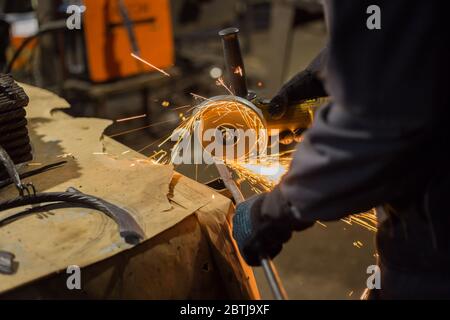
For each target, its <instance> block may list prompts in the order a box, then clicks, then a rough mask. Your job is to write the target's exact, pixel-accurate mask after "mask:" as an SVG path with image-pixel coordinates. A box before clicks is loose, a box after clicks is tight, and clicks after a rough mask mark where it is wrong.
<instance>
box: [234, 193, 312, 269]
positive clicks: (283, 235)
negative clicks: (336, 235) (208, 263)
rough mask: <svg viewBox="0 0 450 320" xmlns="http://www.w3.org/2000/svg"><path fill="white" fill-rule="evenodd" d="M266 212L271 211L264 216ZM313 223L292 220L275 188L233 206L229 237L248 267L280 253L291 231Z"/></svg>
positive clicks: (287, 207)
mask: <svg viewBox="0 0 450 320" xmlns="http://www.w3.org/2000/svg"><path fill="white" fill-rule="evenodd" d="M271 208H274V209H275V210H276V211H277V212H275V210H272V209H271ZM266 210H269V211H271V212H268V213H266V212H265V211H266ZM270 213H272V214H270ZM313 224H314V223H313V222H312V223H311V222H301V221H298V219H295V217H294V216H293V215H292V213H291V210H290V207H289V205H288V203H287V202H286V200H285V199H284V198H283V196H282V195H281V192H280V190H279V188H278V187H277V188H275V189H274V190H273V191H272V192H270V193H263V194H261V195H257V196H253V197H252V198H250V199H249V200H247V201H245V202H243V203H241V204H239V205H238V206H237V208H236V214H235V216H234V218H233V237H234V239H235V240H236V242H237V244H238V247H239V251H240V252H241V255H242V257H243V258H244V259H245V261H246V262H247V263H248V264H249V265H250V266H259V265H260V264H261V258H274V257H275V256H276V255H278V254H279V253H280V251H281V249H282V247H283V244H284V243H285V242H287V241H288V240H289V239H290V238H291V235H292V231H294V230H303V229H306V228H308V227H310V226H312V225H313Z"/></svg>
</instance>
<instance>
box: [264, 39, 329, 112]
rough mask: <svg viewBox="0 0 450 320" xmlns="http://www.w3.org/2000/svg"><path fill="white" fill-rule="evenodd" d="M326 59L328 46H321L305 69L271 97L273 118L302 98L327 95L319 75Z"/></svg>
mask: <svg viewBox="0 0 450 320" xmlns="http://www.w3.org/2000/svg"><path fill="white" fill-rule="evenodd" d="M327 61H328V47H325V48H323V49H322V50H321V51H320V53H319V54H318V55H317V56H316V57H315V58H314V59H313V61H311V63H310V64H309V65H308V67H306V68H305V70H303V71H301V72H299V73H298V74H297V75H295V76H294V77H293V78H292V79H291V80H289V81H288V82H287V83H286V84H285V85H284V86H283V87H282V88H281V89H280V91H279V92H278V93H277V94H276V96H275V97H273V98H272V100H271V103H270V106H269V112H270V114H271V116H272V118H274V119H279V118H281V117H282V116H283V114H284V113H285V112H286V110H287V108H288V106H289V105H293V104H296V103H299V102H301V101H302V100H307V99H315V98H320V97H326V96H328V94H327V92H326V90H325V87H324V85H323V83H322V80H321V79H320V75H321V74H322V73H323V72H324V71H325V67H326V64H327Z"/></svg>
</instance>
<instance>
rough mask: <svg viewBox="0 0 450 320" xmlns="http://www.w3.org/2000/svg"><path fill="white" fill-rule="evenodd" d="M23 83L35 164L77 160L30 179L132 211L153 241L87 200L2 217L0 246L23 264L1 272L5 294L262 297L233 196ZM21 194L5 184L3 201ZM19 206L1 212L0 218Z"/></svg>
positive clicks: (47, 187) (43, 186)
mask: <svg viewBox="0 0 450 320" xmlns="http://www.w3.org/2000/svg"><path fill="white" fill-rule="evenodd" d="M24 88H25V90H26V92H27V94H28V95H29V96H30V99H31V103H30V106H29V108H28V109H29V110H28V112H29V115H28V118H29V123H30V124H29V130H30V133H31V138H32V141H33V145H34V152H35V159H34V160H33V162H34V165H39V164H43V165H44V164H48V163H51V162H55V161H59V160H61V159H62V158H64V159H66V160H67V161H68V163H67V164H66V165H65V166H63V167H62V168H58V169H55V170H53V171H50V172H46V173H44V174H41V175H39V176H36V177H33V178H30V179H29V181H33V183H34V184H35V185H36V187H37V189H38V190H39V191H41V192H42V191H64V190H65V189H66V188H67V187H69V186H72V187H76V188H77V189H79V190H81V191H82V192H85V193H88V194H92V195H95V196H99V197H102V198H104V199H106V200H108V201H110V202H113V203H115V204H118V205H120V206H122V207H124V208H127V209H129V210H130V212H131V213H132V214H133V216H134V217H135V219H136V220H137V221H138V223H139V224H140V225H141V227H142V228H143V229H144V231H145V236H146V241H144V242H143V243H141V244H139V245H138V246H135V247H132V246H130V245H128V244H126V243H125V242H124V241H123V240H122V239H121V238H120V236H119V234H118V232H117V231H118V230H117V226H116V225H115V223H114V222H113V221H112V220H111V219H109V218H108V217H106V216H105V215H104V214H102V213H99V212H95V211H92V210H89V209H85V208H70V209H58V210H52V211H50V212H43V213H39V214H33V215H29V216H27V217H25V218H22V219H19V220H17V221H14V222H13V223H10V224H8V225H3V226H1V227H0V250H4V251H10V252H13V253H14V254H15V255H16V260H17V261H18V262H19V269H18V271H17V273H16V274H15V275H12V276H6V275H0V293H3V296H2V297H4V298H7V297H14V298H17V297H20V298H37V297H41V298H42V297H43V298H57V297H60V298H71V297H80V296H82V297H84V298H124V299H134V298H139V299H158V298H165V299H184V298H206V299H208V298H211V299H214V298H244V299H248V298H258V296H259V295H258V291H257V288H256V284H255V280H254V277H253V274H252V272H251V269H250V268H248V267H246V266H245V265H244V264H243V263H242V260H241V258H240V257H239V255H238V254H237V251H236V249H235V246H234V243H233V242H232V241H231V237H230V233H229V228H230V227H229V223H228V220H227V216H228V214H229V212H230V210H231V202H230V200H229V199H227V198H225V197H223V196H221V195H219V194H217V193H215V192H214V191H212V190H211V189H209V188H207V187H205V186H203V185H201V184H198V183H197V182H195V181H192V180H190V179H188V178H186V177H184V176H181V175H179V174H177V173H174V171H173V168H172V167H170V166H162V165H155V164H151V163H149V162H148V161H146V160H145V158H144V157H143V156H142V155H140V154H137V153H135V152H133V151H129V150H127V149H126V147H125V146H123V145H121V144H119V143H117V142H115V141H113V140H111V139H109V138H107V137H105V138H102V133H103V130H104V128H105V127H106V126H108V125H109V123H110V122H109V121H107V120H100V119H87V118H85V119H83V118H77V119H74V118H70V117H69V116H67V115H66V114H64V113H62V112H54V109H55V108H67V107H68V106H67V103H66V102H65V101H64V100H62V99H60V98H58V97H56V96H54V95H52V94H50V93H48V92H46V91H44V90H40V89H37V88H33V87H29V86H24ZM27 169H30V167H27V168H23V169H22V170H27ZM14 193H15V190H14V189H13V188H9V189H7V190H2V191H1V192H0V199H7V198H11V197H13V196H14ZM13 212H14V211H13ZM11 213H12V212H2V213H0V219H1V218H3V217H5V216H7V215H9V214H11ZM69 265H78V266H80V267H82V268H83V269H82V284H83V286H82V290H81V291H69V290H67V287H66V283H65V281H66V279H67V277H68V275H67V274H66V273H65V270H66V268H67V267H68V266H69Z"/></svg>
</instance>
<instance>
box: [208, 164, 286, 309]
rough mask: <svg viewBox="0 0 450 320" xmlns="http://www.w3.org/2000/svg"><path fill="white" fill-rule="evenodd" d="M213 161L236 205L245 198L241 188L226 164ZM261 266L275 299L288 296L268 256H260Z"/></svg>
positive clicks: (283, 298) (284, 298) (282, 298)
mask: <svg viewBox="0 0 450 320" xmlns="http://www.w3.org/2000/svg"><path fill="white" fill-rule="evenodd" d="M214 163H215V165H216V168H217V171H219V175H220V178H221V179H222V181H223V183H224V184H225V186H226V187H227V189H228V190H229V191H230V193H231V195H232V196H233V199H234V201H235V202H236V205H238V204H239V203H241V202H244V201H245V198H244V196H243V194H242V192H241V190H240V189H239V187H238V185H237V184H236V182H235V181H234V180H233V177H232V175H231V172H230V170H229V169H228V168H227V166H226V165H225V164H224V163H223V162H221V161H217V160H216V161H215V162H214ZM261 266H262V268H263V270H264V274H265V275H266V278H267V282H268V283H269V286H270V289H271V290H272V293H273V295H274V297H275V299H276V300H287V299H288V297H287V294H286V290H285V289H284V287H283V284H282V282H281V279H280V276H279V275H278V272H277V269H276V267H275V265H274V264H273V262H272V260H271V259H269V258H261Z"/></svg>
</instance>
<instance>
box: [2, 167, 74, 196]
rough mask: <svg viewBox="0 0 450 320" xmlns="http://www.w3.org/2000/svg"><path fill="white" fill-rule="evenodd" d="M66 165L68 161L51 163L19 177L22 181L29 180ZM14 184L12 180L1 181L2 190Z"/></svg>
mask: <svg viewBox="0 0 450 320" xmlns="http://www.w3.org/2000/svg"><path fill="white" fill-rule="evenodd" d="M66 163H67V161H59V162H55V163H51V164H48V165H45V166H43V167H40V168H37V169H34V170H30V171H27V172H25V173H22V174H20V175H19V177H20V179H25V178H29V177H32V176H35V175H38V174H41V173H44V172H46V171H49V170H52V169H55V168H58V167H60V166H62V165H64V164H66ZM12 183H13V180H12V179H11V178H8V179H5V180H2V181H0V189H3V188H5V187H7V186H9V185H10V184H12Z"/></svg>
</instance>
